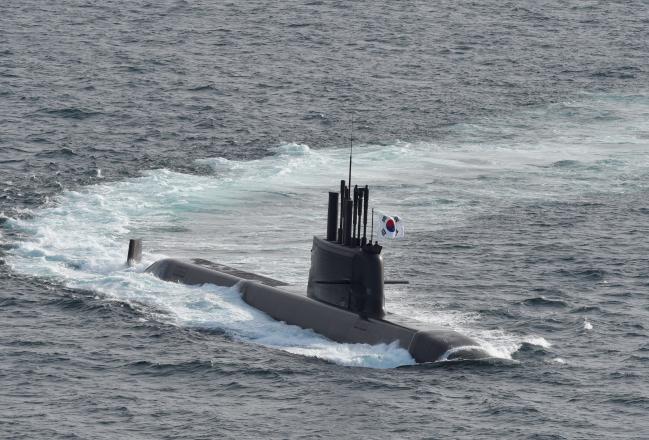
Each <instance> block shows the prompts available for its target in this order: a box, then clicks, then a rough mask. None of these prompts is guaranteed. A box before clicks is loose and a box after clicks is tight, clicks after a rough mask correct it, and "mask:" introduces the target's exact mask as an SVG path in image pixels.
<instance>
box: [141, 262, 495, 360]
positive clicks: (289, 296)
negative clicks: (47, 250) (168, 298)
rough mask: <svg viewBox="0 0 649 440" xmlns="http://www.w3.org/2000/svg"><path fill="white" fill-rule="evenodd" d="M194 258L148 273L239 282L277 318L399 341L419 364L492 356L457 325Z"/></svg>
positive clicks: (344, 334)
mask: <svg viewBox="0 0 649 440" xmlns="http://www.w3.org/2000/svg"><path fill="white" fill-rule="evenodd" d="M193 261H194V262H188V261H183V260H178V259H173V258H168V259H163V260H159V261H157V262H155V263H153V264H152V265H151V266H149V267H148V268H147V269H146V272H148V273H151V274H153V275H155V276H157V277H158V278H160V279H162V280H165V281H171V282H181V283H184V284H190V285H196V284H215V285H219V286H225V287H231V286H235V285H237V287H238V289H239V290H240V292H241V297H242V299H243V300H244V301H245V302H246V303H247V304H249V305H250V306H252V307H254V308H256V309H259V310H261V311H263V312H265V313H266V314H268V315H269V316H270V317H272V318H273V319H275V320H278V321H283V322H285V323H287V324H291V325H297V326H299V327H302V328H304V329H312V330H313V331H315V332H316V333H319V334H321V335H323V336H325V337H327V338H329V339H332V340H334V341H337V342H345V343H365V344H372V345H374V344H379V343H385V344H390V343H392V342H394V341H396V342H397V343H398V344H399V346H400V347H402V348H404V349H406V350H408V352H409V353H410V354H411V356H412V357H413V358H414V359H415V361H416V362H418V363H424V362H435V361H438V360H452V359H478V358H485V357H488V355H487V354H486V353H485V352H484V350H483V349H481V348H480V347H479V345H478V344H477V343H476V342H475V341H474V340H473V339H471V338H469V337H467V336H464V335H462V334H460V333H457V332H455V331H453V330H446V329H418V328H415V327H414V326H410V325H408V324H404V323H397V322H391V321H388V320H386V319H382V318H373V317H370V316H364V314H362V313H361V314H359V313H356V312H353V311H350V310H345V309H343V308H340V307H336V306H334V305H330V304H327V303H325V302H322V301H319V300H317V299H312V298H309V297H307V296H304V295H300V294H296V293H292V292H289V291H288V290H286V287H285V286H287V285H286V284H284V283H282V282H279V281H276V280H273V279H271V278H267V277H263V276H259V275H256V274H252V273H248V272H243V271H239V270H236V269H233V268H230V267H228V266H224V265H219V264H215V263H211V262H209V261H207V260H193ZM209 266H211V267H209ZM282 287H285V288H282ZM395 317H396V316H395Z"/></svg>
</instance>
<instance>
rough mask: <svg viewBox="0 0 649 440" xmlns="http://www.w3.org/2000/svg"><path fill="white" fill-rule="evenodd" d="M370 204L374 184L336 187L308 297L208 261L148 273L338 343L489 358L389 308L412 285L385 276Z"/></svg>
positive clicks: (464, 340)
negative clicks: (226, 294)
mask: <svg viewBox="0 0 649 440" xmlns="http://www.w3.org/2000/svg"><path fill="white" fill-rule="evenodd" d="M350 162H351V161H350ZM349 177H350V180H351V163H350V176H349ZM368 206H369V188H368V186H367V185H366V186H365V187H358V185H356V186H354V187H353V189H352V188H350V186H348V185H347V183H346V182H345V181H344V180H341V181H340V190H339V191H338V192H329V199H328V210H327V225H326V235H325V236H324V237H322V236H318V235H315V236H314V237H313V245H312V247H311V266H310V270H309V278H308V284H307V288H306V295H305V294H304V292H299V291H296V286H291V285H288V284H287V283H284V282H281V281H278V280H275V279H272V278H269V277H266V276H261V275H258V274H254V273H250V272H245V271H242V270H238V269H235V268H232V267H229V266H226V265H224V264H220V263H214V262H212V261H209V260H205V259H191V260H181V259H175V258H165V259H162V260H158V261H156V262H154V263H153V264H151V265H150V266H149V267H147V268H146V269H145V272H146V273H149V274H152V275H155V276H156V277H158V278H160V279H162V280H164V281H169V282H179V283H184V284H189V285H197V284H215V285H218V286H224V287H232V286H236V287H237V288H238V290H239V292H240V294H241V297H242V299H243V300H244V301H245V302H246V303H247V304H248V305H250V306H252V307H254V308H256V309H259V310H261V311H262V312H265V313H266V314H267V315H269V316H270V317H272V318H273V319H275V320H277V321H283V322H285V323H286V324H290V325H296V326H299V327H301V328H303V329H311V330H313V331H314V332H316V333H319V334H320V335H322V336H325V337H327V338H329V339H331V340H334V341H337V342H343V343H364V344H370V345H375V344H380V343H384V344H391V343H393V342H395V341H396V342H397V343H398V345H399V346H400V347H402V348H404V349H406V350H407V351H408V352H409V353H410V355H411V356H412V357H413V358H414V360H415V361H416V362H417V363H426V362H436V361H446V360H463V359H482V358H487V357H489V355H488V354H487V353H486V352H485V350H484V349H483V348H481V347H480V345H479V344H478V343H477V342H476V341H474V340H473V339H471V338H469V337H467V336H465V335H462V334H460V333H458V332H456V331H454V330H450V329H443V328H430V327H428V326H427V325H426V324H424V323H418V322H414V321H411V320H409V319H408V318H406V317H403V316H399V315H396V314H392V313H387V312H386V310H385V285H390V284H407V283H408V282H407V281H390V280H385V279H384V270H383V269H384V263H383V256H382V254H381V251H382V249H383V247H382V246H381V245H380V244H379V243H378V241H375V242H374V243H372V238H373V237H372V235H373V233H372V234H371V235H370V239H369V240H368V239H367V217H368ZM339 207H340V210H339V209H338V208H339ZM361 224H362V225H361ZM361 226H362V235H361ZM372 229H373V228H372ZM372 232H373V231H372ZM141 258H142V240H141V239H131V240H130V242H129V250H128V257H127V263H128V264H129V265H132V264H134V263H137V262H139V261H140V260H141Z"/></svg>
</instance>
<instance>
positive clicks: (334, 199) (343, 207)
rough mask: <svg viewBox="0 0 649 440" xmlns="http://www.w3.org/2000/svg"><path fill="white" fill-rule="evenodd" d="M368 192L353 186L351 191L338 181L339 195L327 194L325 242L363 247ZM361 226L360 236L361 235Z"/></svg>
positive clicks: (365, 240)
mask: <svg viewBox="0 0 649 440" xmlns="http://www.w3.org/2000/svg"><path fill="white" fill-rule="evenodd" d="M339 196H340V216H339V215H338V197H339ZM369 197H370V190H369V188H368V187H367V185H365V187H364V188H359V187H358V185H355V186H354V189H353V191H350V188H349V187H348V186H347V185H346V184H345V181H344V180H341V181H340V193H337V192H330V193H329V210H328V212H327V241H334V242H336V243H338V244H341V245H344V246H351V247H362V246H365V245H366V244H367V243H368V241H367V212H368V206H369ZM361 226H362V235H361Z"/></svg>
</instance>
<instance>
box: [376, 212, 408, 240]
mask: <svg viewBox="0 0 649 440" xmlns="http://www.w3.org/2000/svg"><path fill="white" fill-rule="evenodd" d="M375 215H376V216H375V217H374V227H375V229H376V231H377V234H376V237H377V239H378V241H382V240H400V239H402V238H405V237H406V228H405V226H404V224H403V220H402V219H401V218H400V217H399V216H397V215H388V214H385V213H384V212H381V211H375Z"/></svg>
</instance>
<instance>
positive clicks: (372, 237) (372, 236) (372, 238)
mask: <svg viewBox="0 0 649 440" xmlns="http://www.w3.org/2000/svg"><path fill="white" fill-rule="evenodd" d="M372 240H374V208H372V229H371V230H370V244H372Z"/></svg>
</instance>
